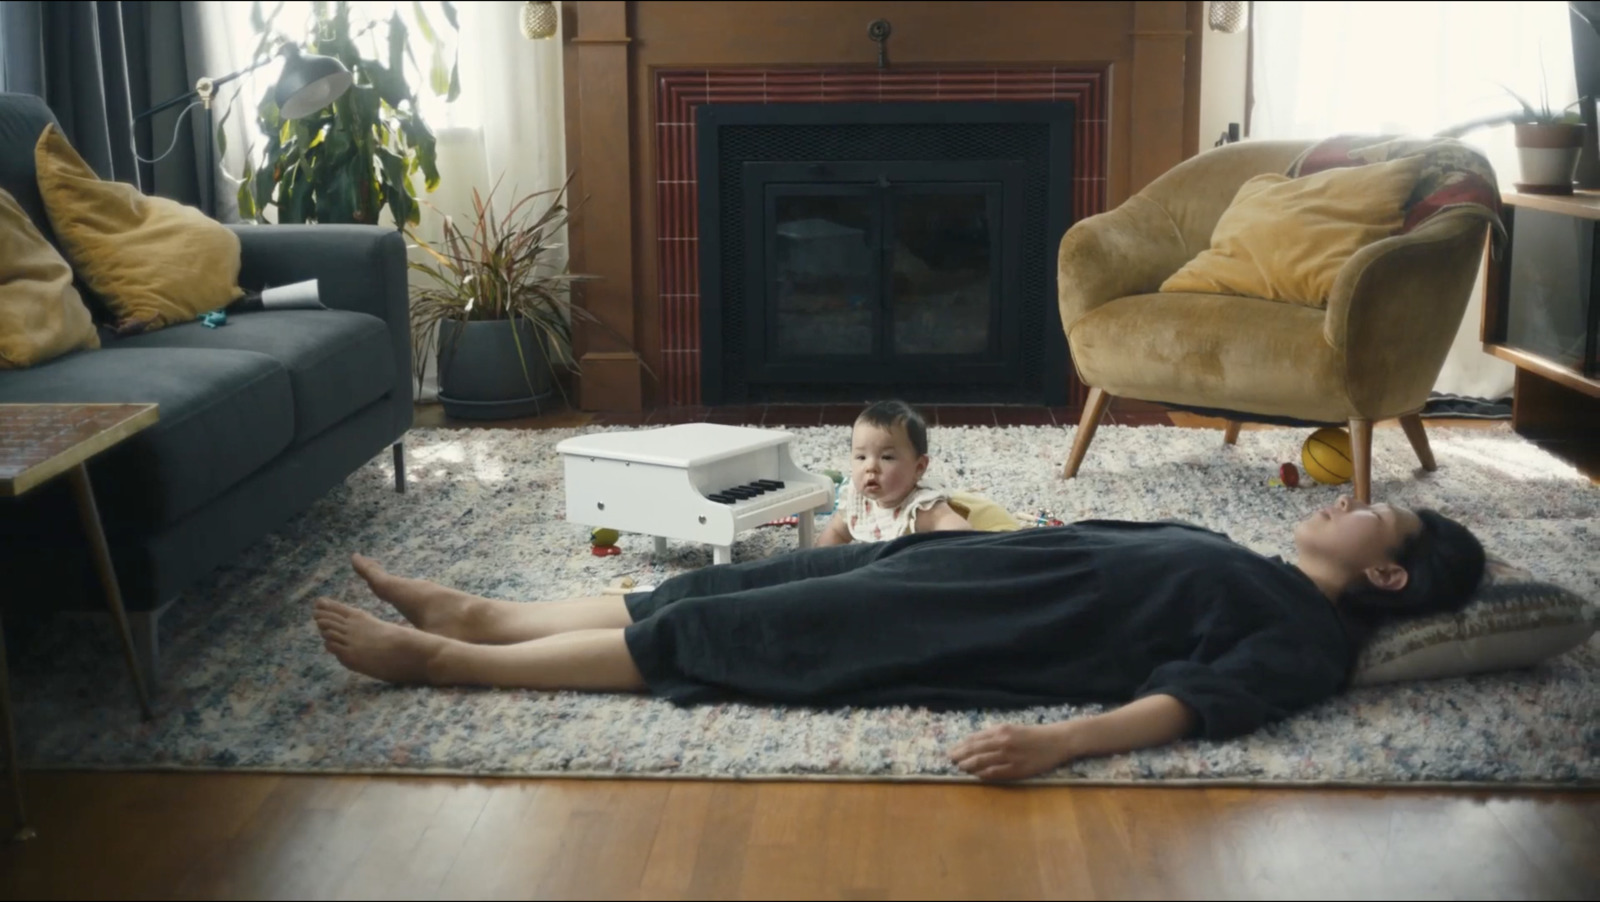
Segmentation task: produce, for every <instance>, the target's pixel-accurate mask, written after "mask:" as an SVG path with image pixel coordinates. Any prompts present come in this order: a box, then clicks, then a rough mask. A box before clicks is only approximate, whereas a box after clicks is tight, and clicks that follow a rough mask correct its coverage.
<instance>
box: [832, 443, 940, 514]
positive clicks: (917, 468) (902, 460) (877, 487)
mask: <svg viewBox="0 0 1600 902" xmlns="http://www.w3.org/2000/svg"><path fill="white" fill-rule="evenodd" d="M850 445H851V447H850V480H851V482H852V484H854V485H855V489H856V491H857V492H858V493H860V494H861V496H862V497H865V498H868V499H871V500H872V501H875V502H877V503H878V504H879V505H880V506H882V507H892V506H894V505H895V504H897V503H898V502H899V501H900V500H901V499H903V498H905V497H906V495H909V494H910V493H911V490H912V489H914V488H916V487H917V482H918V481H919V480H920V479H922V474H923V473H924V472H925V471H926V470H927V469H928V456H927V455H926V454H924V455H921V456H920V457H919V456H918V455H917V452H916V450H915V449H913V448H912V447H911V439H910V438H909V437H907V436H906V432H905V429H903V428H895V429H892V430H891V429H884V428H883V427H882V426H874V425H872V424H871V423H856V426H855V430H854V431H853V432H852V433H851V437H850Z"/></svg>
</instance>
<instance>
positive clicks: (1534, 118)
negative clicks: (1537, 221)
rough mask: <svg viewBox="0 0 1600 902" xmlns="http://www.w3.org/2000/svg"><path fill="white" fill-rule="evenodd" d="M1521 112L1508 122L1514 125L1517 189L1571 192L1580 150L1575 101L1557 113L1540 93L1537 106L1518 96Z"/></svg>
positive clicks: (1580, 125) (1580, 127) (1579, 122)
mask: <svg viewBox="0 0 1600 902" xmlns="http://www.w3.org/2000/svg"><path fill="white" fill-rule="evenodd" d="M1507 93H1510V94H1511V96H1512V97H1516V99H1517V102H1518V103H1520V104H1522V111H1521V113H1520V114H1519V115H1518V116H1517V117H1516V118H1515V119H1513V120H1512V121H1513V122H1514V123H1515V127H1516V147H1517V163H1518V165H1519V167H1520V169H1521V173H1522V180H1521V181H1519V182H1517V190H1519V191H1527V192H1530V193H1535V194H1571V193H1572V177H1573V174H1574V173H1575V172H1576V171H1577V168H1578V154H1579V153H1581V152H1582V150H1583V133H1584V128H1583V116H1582V114H1580V113H1579V112H1578V110H1577V106H1578V102H1577V101H1573V103H1572V104H1571V105H1570V106H1568V107H1567V108H1566V109H1564V110H1561V111H1559V112H1557V111H1553V110H1551V109H1550V102H1549V99H1548V97H1546V96H1543V92H1541V97H1540V103H1539V106H1537V107H1535V106H1534V105H1533V104H1531V103H1529V102H1528V101H1526V100H1524V99H1523V98H1521V97H1519V96H1518V95H1517V94H1515V93H1514V92H1510V91H1509V90H1508V91H1507Z"/></svg>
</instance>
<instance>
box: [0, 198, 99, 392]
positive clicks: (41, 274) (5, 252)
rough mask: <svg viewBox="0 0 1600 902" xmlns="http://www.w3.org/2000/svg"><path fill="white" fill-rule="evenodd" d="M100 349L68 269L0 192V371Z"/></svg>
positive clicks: (17, 207) (19, 208) (18, 207)
mask: <svg viewBox="0 0 1600 902" xmlns="http://www.w3.org/2000/svg"><path fill="white" fill-rule="evenodd" d="M98 347H100V336H99V335H98V334H97V333H96V332H95V330H94V322H93V320H92V319H91V318H90V316H89V308H88V307H85V306H84V305H83V298H81V297H79V296H78V289H76V288H74V287H73V286H72V267H71V266H68V265H67V261H66V259H65V258H63V257H62V256H61V253H60V252H59V251H57V250H56V249H55V247H54V246H52V245H51V244H50V242H49V241H48V240H46V239H45V237H44V235H42V234H40V233H39V230H38V228H36V227H35V226H34V224H33V220H31V219H29V218H28V214H27V213H25V212H23V209H22V206H21V205H20V204H18V203H17V199H16V198H14V197H12V196H11V194H10V193H9V192H7V191H4V190H0V370H19V369H24V368H26V367H30V366H34V365H36V364H40V363H44V362H45V361H47V360H52V359H54V358H56V357H60V356H61V355H62V354H65V353H67V352H69V351H76V350H78V349H79V348H98Z"/></svg>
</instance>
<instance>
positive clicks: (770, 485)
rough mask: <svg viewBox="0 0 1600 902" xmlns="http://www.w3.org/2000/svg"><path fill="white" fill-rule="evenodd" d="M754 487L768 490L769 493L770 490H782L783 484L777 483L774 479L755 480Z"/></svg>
mask: <svg viewBox="0 0 1600 902" xmlns="http://www.w3.org/2000/svg"><path fill="white" fill-rule="evenodd" d="M756 485H759V486H761V487H762V488H764V489H768V490H769V491H770V490H772V489H781V488H783V483H781V482H779V481H778V480H776V479H758V480H756Z"/></svg>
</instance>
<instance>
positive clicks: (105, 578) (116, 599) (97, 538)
mask: <svg viewBox="0 0 1600 902" xmlns="http://www.w3.org/2000/svg"><path fill="white" fill-rule="evenodd" d="M68 476H69V478H70V479H71V481H72V494H73V496H74V497H75V498H77V500H78V516H79V519H81V520H82V521H83V531H84V532H86V533H88V535H89V546H90V549H91V550H92V551H93V552H94V567H95V570H97V571H99V573H100V585H101V587H102V588H104V590H105V594H106V607H108V608H110V609H111V619H112V620H113V621H115V622H116V624H117V632H118V633H120V634H121V635H122V651H123V654H124V655H126V656H127V659H128V673H129V674H131V675H132V676H133V688H134V691H135V692H137V693H138V694H139V711H140V712H141V713H142V714H143V715H144V719H145V720H150V719H151V717H152V714H151V713H150V696H149V694H148V693H147V692H145V688H144V675H143V674H141V673H140V672H139V659H138V656H137V655H135V654H134V651H133V634H132V633H130V632H129V631H128V614H127V612H126V611H124V610H123V608H122V586H121V585H120V584H119V583H118V582H117V570H116V568H115V567H113V566H112V564H111V546H110V545H108V544H106V534H105V530H104V529H102V528H101V526H100V509H99V508H98V507H96V506H95V503H94V489H93V488H91V487H90V485H89V470H88V468H87V467H85V466H84V465H83V464H78V465H77V466H76V467H73V468H72V469H71V470H70V471H69V472H68Z"/></svg>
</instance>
